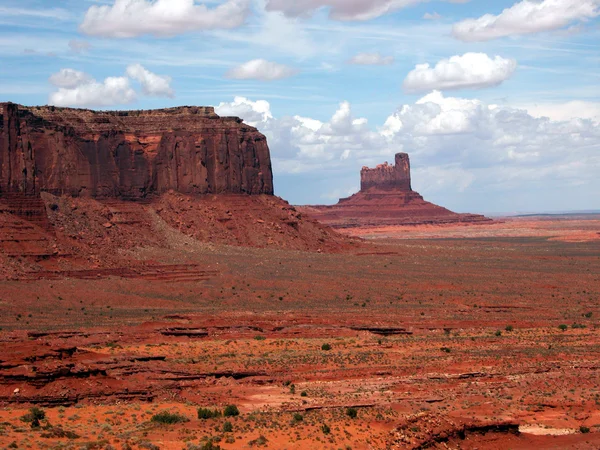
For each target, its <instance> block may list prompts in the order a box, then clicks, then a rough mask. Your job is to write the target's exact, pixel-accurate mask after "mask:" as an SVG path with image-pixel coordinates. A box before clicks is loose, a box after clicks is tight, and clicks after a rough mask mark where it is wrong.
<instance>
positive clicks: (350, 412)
mask: <svg viewBox="0 0 600 450" xmlns="http://www.w3.org/2000/svg"><path fill="white" fill-rule="evenodd" d="M346 415H347V416H348V417H350V418H351V419H356V417H357V416H358V410H357V409H356V408H348V409H347V410H346Z"/></svg>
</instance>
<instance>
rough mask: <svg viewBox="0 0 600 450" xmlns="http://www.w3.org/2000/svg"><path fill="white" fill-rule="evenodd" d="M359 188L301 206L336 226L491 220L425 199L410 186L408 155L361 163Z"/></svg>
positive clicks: (319, 218) (397, 155) (315, 216)
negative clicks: (332, 201) (329, 201)
mask: <svg viewBox="0 0 600 450" xmlns="http://www.w3.org/2000/svg"><path fill="white" fill-rule="evenodd" d="M360 185H361V189H360V192H358V193H356V194H354V195H352V196H351V197H348V198H342V199H340V201H339V203H338V204H337V205H333V206H304V207H301V208H300V210H301V211H302V212H305V213H307V214H308V215H310V216H312V217H314V218H316V219H317V220H318V221H320V222H322V223H324V224H326V225H330V226H332V227H336V228H349V227H380V226H395V225H422V224H447V223H461V222H464V223H483V222H490V220H489V219H487V218H486V217H484V216H480V215H476V214H457V213H454V212H452V211H450V210H448V209H446V208H443V207H441V206H438V205H434V204H433V203H430V202H427V201H425V200H424V199H423V197H422V196H421V195H420V194H419V193H418V192H415V191H413V190H412V186H411V174H410V158H409V156H408V154H406V153H398V154H396V161H395V165H393V166H392V165H390V164H388V163H387V162H386V163H385V164H381V165H379V166H377V167H376V168H374V169H370V168H368V167H363V168H362V170H361V172H360Z"/></svg>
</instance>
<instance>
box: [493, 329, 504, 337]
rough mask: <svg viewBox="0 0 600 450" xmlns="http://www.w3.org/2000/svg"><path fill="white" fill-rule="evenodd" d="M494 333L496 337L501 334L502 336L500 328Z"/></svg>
mask: <svg viewBox="0 0 600 450" xmlns="http://www.w3.org/2000/svg"><path fill="white" fill-rule="evenodd" d="M494 335H495V336H496V337H500V336H502V331H500V330H496V332H495V333H494Z"/></svg>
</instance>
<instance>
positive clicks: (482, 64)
mask: <svg viewBox="0 0 600 450" xmlns="http://www.w3.org/2000/svg"><path fill="white" fill-rule="evenodd" d="M516 68H517V62H516V61H515V60H514V59H505V58H502V57H500V56H496V57H494V58H490V57H489V56H488V55H486V54H485V53H465V54H464V55H456V56H452V57H451V58H448V59H442V60H441V61H439V62H438V63H437V64H436V65H435V67H431V66H430V65H429V64H427V63H426V64H417V66H416V67H415V69H414V70H412V71H411V72H410V73H409V74H408V75H407V77H406V79H405V80H404V85H403V86H404V89H405V90H406V91H407V92H425V91H431V90H434V89H439V90H450V89H480V88H485V87H490V86H497V85H499V84H501V83H502V82H504V81H505V80H507V79H508V78H510V77H511V76H512V74H513V73H514V71H515V69H516Z"/></svg>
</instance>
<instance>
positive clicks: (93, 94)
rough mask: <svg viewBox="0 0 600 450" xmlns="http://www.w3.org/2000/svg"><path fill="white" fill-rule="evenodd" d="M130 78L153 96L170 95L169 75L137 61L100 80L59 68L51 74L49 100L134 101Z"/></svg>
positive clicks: (88, 104) (88, 103) (88, 102)
mask: <svg viewBox="0 0 600 450" xmlns="http://www.w3.org/2000/svg"><path fill="white" fill-rule="evenodd" d="M131 80H136V81H138V82H139V83H140V84H141V85H142V93H143V94H144V95H152V96H167V97H173V96H174V91H173V89H171V87H170V82H171V78H170V77H167V76H161V75H156V74H154V73H152V72H150V71H149V70H147V69H145V68H144V67H143V66H142V65H140V64H132V65H130V66H129V67H127V70H126V74H125V76H122V77H108V78H106V79H105V80H104V81H103V82H98V81H96V80H95V79H94V78H93V77H92V76H91V75H89V74H87V73H85V72H81V71H79V70H74V69H61V70H60V71H59V72H57V73H55V74H53V75H51V76H50V78H49V81H50V83H51V84H52V85H53V86H55V87H57V88H58V90H57V91H55V92H53V93H51V94H50V98H49V103H50V104H51V105H55V106H81V107H98V106H115V105H126V104H129V103H133V102H134V101H136V100H137V93H136V91H135V90H134V89H133V88H132V86H131Z"/></svg>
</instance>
